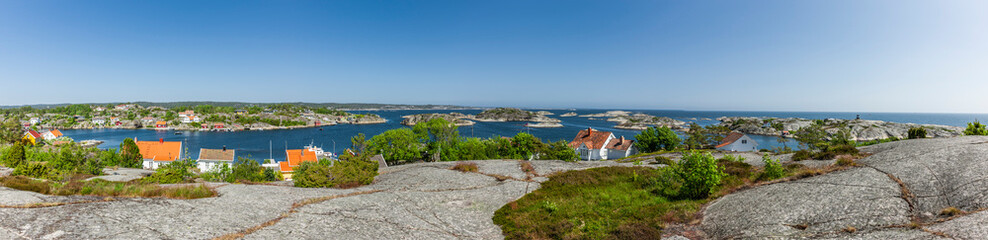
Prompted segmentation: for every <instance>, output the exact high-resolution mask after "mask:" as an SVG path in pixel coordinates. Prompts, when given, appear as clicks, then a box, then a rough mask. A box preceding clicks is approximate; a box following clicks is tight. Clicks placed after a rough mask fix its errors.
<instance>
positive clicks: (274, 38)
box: [0, 0, 988, 113]
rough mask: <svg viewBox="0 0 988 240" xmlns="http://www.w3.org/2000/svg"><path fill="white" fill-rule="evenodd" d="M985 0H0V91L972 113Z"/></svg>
mask: <svg viewBox="0 0 988 240" xmlns="http://www.w3.org/2000/svg"><path fill="white" fill-rule="evenodd" d="M986 10H988V1H981V0H975V1H899V0H895V1H891V0H890V1H858V0H854V1H831V0H826V1H823V0H821V1H791V0H780V1H655V0H647V1H579V0H562V1H533V0H523V1H510V0H509V1H505V0H497V1H462V0H450V1H369V0H367V1H364V0H360V1H356V0H354V1H130V0H127V1H15V0H5V1H0V105H20V104H38V103H88V102H121V101H201V100H211V101H246V102H294V101H305V102H368V103H403V104H454V105H470V106H515V107H550V108H557V107H559V108H623V109H684V110H740V111H748V110H764V111H874V112H978V113H985V112H988V14H985V12H986Z"/></svg>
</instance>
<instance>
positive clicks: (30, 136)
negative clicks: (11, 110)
mask: <svg viewBox="0 0 988 240" xmlns="http://www.w3.org/2000/svg"><path fill="white" fill-rule="evenodd" d="M40 138H41V134H40V133H38V132H37V131H34V130H27V132H26V133H24V137H23V138H21V139H23V140H24V141H25V142H29V143H31V145H37V144H38V139H40Z"/></svg>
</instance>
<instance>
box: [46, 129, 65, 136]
mask: <svg viewBox="0 0 988 240" xmlns="http://www.w3.org/2000/svg"><path fill="white" fill-rule="evenodd" d="M49 132H51V134H52V135H55V137H61V136H64V135H63V134H62V132H61V131H58V129H52V130H51V131H49Z"/></svg>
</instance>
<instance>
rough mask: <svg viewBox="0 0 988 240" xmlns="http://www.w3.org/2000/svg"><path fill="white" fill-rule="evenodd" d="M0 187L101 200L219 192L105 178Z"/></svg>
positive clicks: (15, 181) (21, 180)
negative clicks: (105, 198) (103, 198)
mask: <svg viewBox="0 0 988 240" xmlns="http://www.w3.org/2000/svg"><path fill="white" fill-rule="evenodd" d="M0 185H2V186H4V187H9V188H13V189H18V190H23V191H31V192H37V193H41V194H48V195H62V196H66V195H83V196H102V197H146V198H153V197H165V198H176V199H196V198H206V197H214V196H216V192H215V191H213V190H212V189H210V188H208V187H205V186H203V185H196V186H181V187H168V188H164V187H161V186H158V185H157V184H147V183H140V182H137V181H135V182H126V183H125V182H110V181H105V180H102V179H94V180H90V181H83V180H71V181H68V182H56V181H43V180H36V179H30V178H26V177H22V176H15V177H4V178H0Z"/></svg>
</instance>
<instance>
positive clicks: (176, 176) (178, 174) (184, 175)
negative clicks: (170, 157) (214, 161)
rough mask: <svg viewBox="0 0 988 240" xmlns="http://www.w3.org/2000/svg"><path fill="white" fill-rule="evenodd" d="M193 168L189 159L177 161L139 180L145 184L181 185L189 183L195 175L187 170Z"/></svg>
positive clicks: (193, 164)
mask: <svg viewBox="0 0 988 240" xmlns="http://www.w3.org/2000/svg"><path fill="white" fill-rule="evenodd" d="M192 168H195V162H193V161H192V160H191V159H185V160H177V161H174V162H171V163H169V164H165V165H164V166H161V167H159V168H158V169H157V170H155V171H154V173H153V174H151V176H148V177H145V178H143V179H141V181H142V182H145V183H161V184H170V183H183V182H189V181H190V180H191V179H192V178H193V177H195V174H194V173H193V172H192V171H191V170H189V169H192Z"/></svg>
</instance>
